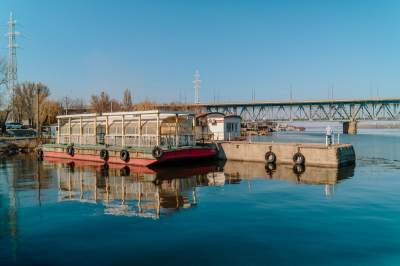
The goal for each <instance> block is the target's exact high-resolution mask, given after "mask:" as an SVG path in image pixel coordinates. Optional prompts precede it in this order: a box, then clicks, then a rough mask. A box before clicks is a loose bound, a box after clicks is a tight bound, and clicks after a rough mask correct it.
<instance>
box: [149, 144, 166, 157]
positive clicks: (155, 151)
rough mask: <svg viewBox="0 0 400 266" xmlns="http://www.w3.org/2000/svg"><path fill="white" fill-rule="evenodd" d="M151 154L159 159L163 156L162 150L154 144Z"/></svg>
mask: <svg viewBox="0 0 400 266" xmlns="http://www.w3.org/2000/svg"><path fill="white" fill-rule="evenodd" d="M151 154H152V155H153V157H154V158H156V159H160V158H161V156H163V154H164V151H163V150H162V149H161V148H160V147H158V146H155V147H154V149H153V151H152V152H151Z"/></svg>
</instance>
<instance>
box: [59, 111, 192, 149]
mask: <svg viewBox="0 0 400 266" xmlns="http://www.w3.org/2000/svg"><path fill="white" fill-rule="evenodd" d="M194 117H195V115H194V113H191V112H174V111H160V110H151V111H137V112H116V113H103V114H102V115H99V114H76V115H61V116H58V117H57V120H58V128H60V130H58V132H57V144H72V143H73V144H79V145H96V144H106V145H111V146H121V147H154V146H169V147H177V146H191V145H195V142H196V140H195V137H194V122H195V120H194Z"/></svg>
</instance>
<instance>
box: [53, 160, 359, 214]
mask: <svg viewBox="0 0 400 266" xmlns="http://www.w3.org/2000/svg"><path fill="white" fill-rule="evenodd" d="M54 165H55V166H56V167H57V179H58V181H57V183H58V200H59V201H79V202H82V203H92V204H102V205H103V206H104V214H106V215H116V216H138V217H143V218H153V219H158V218H160V217H163V216H168V215H170V214H172V213H173V212H176V211H179V210H180V209H186V208H191V207H193V206H196V204H197V202H198V200H197V197H198V196H197V192H196V188H197V187H201V186H223V185H228V184H235V183H241V182H244V181H248V182H251V180H252V179H254V178H264V179H278V180H279V179H281V180H287V181H291V182H295V183H301V184H318V185H325V186H324V193H325V195H326V196H331V195H332V193H333V192H334V186H335V184H336V183H338V182H339V181H340V180H342V179H345V178H349V177H352V176H353V174H354V166H351V167H347V168H340V169H337V168H318V167H307V168H303V167H301V166H295V167H294V166H291V165H278V166H275V165H265V164H260V163H249V162H233V161H227V162H219V163H215V164H199V165H192V166H190V168H189V167H169V168H162V169H149V168H128V167H124V168H113V166H111V167H109V166H102V165H97V166H87V165H83V164H81V165H79V164H76V163H73V162H71V163H55V164H54Z"/></svg>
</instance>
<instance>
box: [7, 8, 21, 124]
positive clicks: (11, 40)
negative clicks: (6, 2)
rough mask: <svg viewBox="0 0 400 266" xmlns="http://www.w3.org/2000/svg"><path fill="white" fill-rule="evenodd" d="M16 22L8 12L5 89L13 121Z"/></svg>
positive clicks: (15, 80)
mask: <svg viewBox="0 0 400 266" xmlns="http://www.w3.org/2000/svg"><path fill="white" fill-rule="evenodd" d="M16 24H17V21H16V20H15V19H14V18H13V14H12V12H10V18H9V20H8V33H7V37H8V61H7V88H8V93H9V95H10V98H11V99H10V100H11V101H10V103H11V112H12V118H13V119H14V120H15V110H14V93H15V85H16V84H17V80H18V79H17V77H18V76H17V48H18V45H17V43H16V36H18V35H19V34H20V33H19V32H16V31H15V27H16Z"/></svg>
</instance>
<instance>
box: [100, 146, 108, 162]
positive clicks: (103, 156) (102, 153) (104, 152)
mask: <svg viewBox="0 0 400 266" xmlns="http://www.w3.org/2000/svg"><path fill="white" fill-rule="evenodd" d="M108 157H109V154H108V150H106V149H102V150H101V151H100V159H102V160H104V161H107V160H108Z"/></svg>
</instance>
